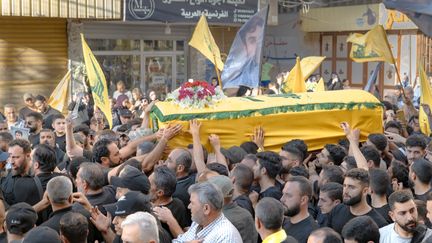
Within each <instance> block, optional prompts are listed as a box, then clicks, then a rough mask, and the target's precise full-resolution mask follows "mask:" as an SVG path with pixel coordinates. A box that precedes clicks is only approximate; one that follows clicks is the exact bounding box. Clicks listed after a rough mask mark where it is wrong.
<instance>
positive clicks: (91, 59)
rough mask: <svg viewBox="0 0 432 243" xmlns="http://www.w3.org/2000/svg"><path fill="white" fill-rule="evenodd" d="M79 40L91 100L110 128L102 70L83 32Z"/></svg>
mask: <svg viewBox="0 0 432 243" xmlns="http://www.w3.org/2000/svg"><path fill="white" fill-rule="evenodd" d="M81 42H82V47H83V56H84V63H85V66H86V70H87V78H88V80H89V83H90V88H91V91H92V95H93V100H94V102H95V105H96V106H97V107H99V109H100V110H101V111H102V113H104V114H105V117H106V119H107V120H108V124H109V127H110V128H112V122H113V120H112V113H111V107H110V101H109V100H108V88H107V83H106V80H105V75H104V73H103V72H102V69H101V67H100V65H99V63H98V61H97V60H96V58H95V56H94V55H93V53H92V51H91V50H90V47H89V46H88V45H87V43H86V41H85V39H84V35H83V34H81Z"/></svg>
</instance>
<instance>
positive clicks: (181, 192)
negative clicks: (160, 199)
mask: <svg viewBox="0 0 432 243" xmlns="http://www.w3.org/2000/svg"><path fill="white" fill-rule="evenodd" d="M165 165H166V166H167V167H168V168H169V169H170V170H172V171H173V172H174V173H175V175H176V178H177V184H176V189H175V191H174V193H173V195H172V196H173V197H174V198H178V199H180V200H181V201H182V202H183V204H184V206H185V207H186V208H187V207H188V206H189V203H190V195H189V193H188V189H189V187H190V186H191V185H192V184H194V183H195V176H196V174H193V173H191V171H190V168H191V165H192V155H191V153H190V152H189V151H188V150H187V149H174V150H173V151H171V153H170V154H169V155H168V158H167V160H166V161H165ZM188 212H189V210H188ZM188 215H190V214H188Z"/></svg>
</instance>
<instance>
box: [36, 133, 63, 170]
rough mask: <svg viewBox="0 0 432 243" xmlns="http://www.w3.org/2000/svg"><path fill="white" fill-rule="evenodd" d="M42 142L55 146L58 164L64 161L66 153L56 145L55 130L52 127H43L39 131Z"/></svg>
mask: <svg viewBox="0 0 432 243" xmlns="http://www.w3.org/2000/svg"><path fill="white" fill-rule="evenodd" d="M39 140H40V144H46V145H48V146H50V147H51V148H53V149H54V150H55V153H56V163H57V165H58V164H60V163H61V162H62V161H63V158H64V156H65V153H64V152H63V151H62V150H61V149H59V148H58V147H57V146H56V143H55V135H54V132H53V131H52V130H50V129H42V130H41V131H40V133H39Z"/></svg>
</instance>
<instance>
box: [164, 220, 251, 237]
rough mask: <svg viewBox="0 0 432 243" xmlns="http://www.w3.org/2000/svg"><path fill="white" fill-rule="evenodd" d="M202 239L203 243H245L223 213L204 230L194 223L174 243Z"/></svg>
mask: <svg viewBox="0 0 432 243" xmlns="http://www.w3.org/2000/svg"><path fill="white" fill-rule="evenodd" d="M200 239H203V243H225V242H226V243H243V241H242V238H241V236H240V233H239V232H238V230H237V229H236V228H235V227H234V225H232V224H231V222H230V221H229V220H228V219H227V218H225V216H224V215H223V214H222V213H221V215H220V216H219V217H218V218H217V219H215V220H214V221H213V222H211V223H210V224H209V225H207V226H206V227H205V228H203V229H201V227H200V226H199V225H198V224H197V223H195V222H192V225H191V227H190V228H189V230H188V231H186V233H184V234H181V235H179V236H178V237H177V239H174V240H173V241H172V242H173V243H183V242H187V241H191V240H200Z"/></svg>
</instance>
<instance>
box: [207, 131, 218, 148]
mask: <svg viewBox="0 0 432 243" xmlns="http://www.w3.org/2000/svg"><path fill="white" fill-rule="evenodd" d="M209 141H210V144H211V145H212V146H213V148H214V149H220V147H221V144H220V139H219V136H218V135H216V134H211V135H210V136H209Z"/></svg>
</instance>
